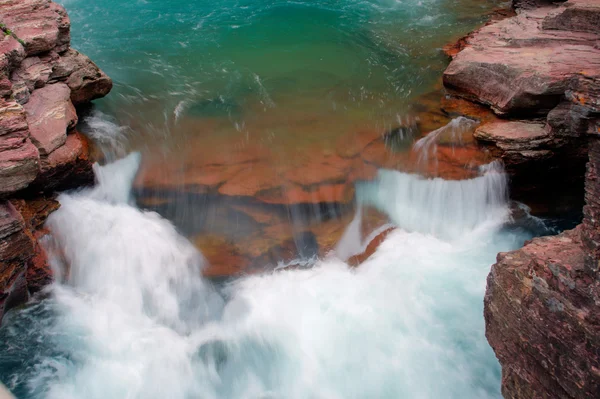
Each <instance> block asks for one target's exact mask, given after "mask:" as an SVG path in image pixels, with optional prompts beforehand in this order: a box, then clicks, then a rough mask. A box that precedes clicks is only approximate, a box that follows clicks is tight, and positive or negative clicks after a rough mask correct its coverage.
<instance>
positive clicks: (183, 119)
mask: <svg viewBox="0 0 600 399" xmlns="http://www.w3.org/2000/svg"><path fill="white" fill-rule="evenodd" d="M62 3H63V4H64V5H65V6H66V7H67V9H68V11H69V13H70V16H71V20H72V23H73V45H74V46H75V47H76V48H78V49H80V50H81V51H83V52H84V53H86V54H87V55H89V56H90V57H91V58H92V59H93V60H94V61H96V62H97V63H98V64H99V65H100V66H101V67H102V68H103V69H104V70H105V71H106V72H107V73H108V74H109V75H110V76H111V77H112V78H113V79H114V81H115V89H114V91H113V93H112V94H111V95H110V96H109V97H107V98H105V99H102V100H100V101H98V102H97V103H96V106H97V108H96V111H95V113H94V114H93V116H92V117H91V118H88V126H87V133H88V134H89V135H90V136H91V138H92V139H93V140H94V141H96V142H97V143H98V145H99V146H100V148H102V149H103V150H104V153H105V156H106V159H109V160H111V161H112V160H116V159H120V158H123V159H121V160H119V161H117V162H115V163H112V164H108V165H105V166H96V167H95V172H96V175H97V180H98V184H97V186H96V187H95V188H93V189H89V190H86V191H81V192H77V193H66V194H63V195H61V196H60V198H59V200H60V202H61V205H62V206H61V208H60V210H58V211H57V212H55V213H54V214H52V216H51V217H50V219H49V220H48V227H49V228H50V229H51V231H52V236H51V237H49V238H48V240H47V242H46V243H45V244H46V247H47V248H48V251H49V253H50V254H52V261H53V266H54V268H55V271H56V275H57V280H58V281H57V283H56V284H54V285H53V286H52V287H50V288H49V289H48V291H47V292H46V293H45V295H44V296H40V297H39V298H37V299H36V300H35V301H34V302H32V303H31V304H30V305H28V306H25V307H22V308H20V309H13V310H12V311H10V312H9V313H8V314H7V315H6V316H5V319H4V322H3V326H2V327H1V328H0V381H2V382H3V383H5V384H6V385H7V386H8V387H9V389H11V390H12V391H13V392H14V393H15V395H16V396H17V397H18V398H19V399H29V398H36V399H37V398H60V399H70V398H78V399H80V398H86V399H87V398H90V399H94V398H103V399H104V398H140V399H142V398H143V399H146V398H175V399H179V398H181V399H191V398H223V399H229V398H232V399H237V398H248V399H250V398H252V399H254V398H262V399H266V398H298V399H306V398H327V399H329V398H344V399H346V398H357V399H362V398H393V399H395V398H442V397H443V398H460V399H467V398H474V399H475V398H476V399H480V398H499V397H500V368H499V365H498V363H497V361H496V359H495V357H494V354H493V352H492V351H491V349H490V347H489V346H488V344H487V342H486V340H485V336H484V321H483V316H482V313H483V295H484V291H485V278H486V276H487V273H488V271H489V266H490V265H491V264H492V263H493V262H494V260H495V256H496V254H497V253H498V252H499V251H507V250H511V249H515V248H518V247H520V246H521V245H522V244H523V242H524V240H525V239H528V238H530V237H531V236H532V234H533V233H532V231H533V230H535V229H531V228H523V227H520V226H515V225H514V224H512V223H511V221H510V217H509V205H510V203H509V199H508V193H507V190H506V179H505V176H504V174H503V173H502V171H501V170H500V169H498V168H497V166H496V165H493V164H492V165H489V166H487V167H484V168H481V169H480V170H479V173H478V174H479V175H478V177H475V178H473V179H466V180H460V181H446V180H442V179H439V178H438V179H425V178H423V177H420V176H417V175H414V174H409V173H404V172H402V171H398V170H390V169H381V170H379V172H378V174H377V178H376V179H375V180H373V181H371V182H366V183H361V184H357V186H356V201H355V203H353V204H354V205H356V206H352V207H349V209H347V210H345V214H344V215H343V217H347V219H348V224H347V226H344V227H346V232H345V233H344V234H340V237H341V239H340V240H339V242H338V243H337V245H336V246H335V248H336V251H334V252H332V253H331V254H330V256H322V257H321V258H320V259H317V260H316V261H315V262H314V263H312V264H311V267H310V268H305V269H298V268H283V269H281V270H277V271H275V272H272V273H262V274H258V275H253V276H246V277H242V278H237V279H234V280H229V281H226V282H220V283H215V282H213V281H208V280H205V279H203V278H202V277H201V275H202V274H201V272H202V270H205V268H206V265H207V261H206V259H205V257H204V255H203V253H202V251H201V250H199V249H198V248H197V247H196V246H195V245H193V244H192V243H191V241H190V240H189V238H190V237H191V235H192V234H188V233H189V232H188V231H186V230H185V229H183V228H182V226H181V225H180V223H179V222H180V220H179V219H178V218H177V217H174V216H173V215H175V216H176V215H179V217H180V219H185V220H190V219H192V220H195V222H196V223H200V224H207V222H206V221H205V220H204V219H201V218H199V216H198V215H199V214H200V213H202V212H203V211H202V210H203V209H204V208H209V206H210V208H209V210H208V211H204V212H208V213H211V214H215V215H212V216H214V218H213V219H211V220H212V222H211V223H212V224H211V229H213V230H218V229H219V228H220V224H221V220H220V219H218V215H216V214H217V213H218V211H215V210H214V209H217V208H216V207H215V206H214V204H212V203H209V202H208V201H204V199H203V197H189V198H188V197H186V201H187V202H185V203H182V202H174V203H172V204H171V206H172V207H173V208H174V211H173V212H172V213H169V212H164V213H163V215H162V216H161V215H159V214H157V213H153V212H149V211H148V210H144V209H141V208H140V207H138V206H137V205H136V204H135V200H134V196H133V195H132V190H131V185H132V182H133V181H134V178H135V176H136V173H138V172H142V173H143V172H144V167H145V166H144V165H145V162H147V161H148V160H156V159H159V160H161V161H162V160H163V159H164V160H165V162H166V163H165V168H166V169H167V167H168V166H169V165H171V163H177V162H182V163H184V162H193V161H194V159H195V158H194V157H195V156H196V154H197V153H196V152H195V151H196V150H197V149H206V148H208V149H209V151H210V152H221V153H224V154H229V153H230V152H233V151H234V150H237V149H239V148H240V147H244V146H247V145H250V144H253V143H260V144H261V145H263V146H264V147H267V148H269V149H270V150H271V151H272V153H273V154H275V155H276V156H275V157H273V159H272V160H271V162H272V164H271V165H274V166H278V165H280V163H285V162H291V161H290V158H291V157H292V155H293V154H300V155H307V154H308V155H310V156H312V155H314V154H317V155H319V156H321V155H320V154H327V153H328V151H330V150H331V148H335V146H336V144H337V143H339V138H340V137H342V138H346V137H347V136H348V134H350V136H349V137H350V139H351V137H352V134H353V133H354V132H358V131H360V130H363V129H376V130H378V131H386V130H389V129H394V128H397V127H398V125H399V124H401V121H403V120H407V118H409V117H411V115H412V114H413V113H414V112H415V110H416V109H418V108H419V107H420V106H421V105H420V104H419V101H421V100H420V99H421V97H420V96H421V95H422V94H424V93H428V92H431V91H432V90H436V88H437V86H436V85H437V84H438V83H439V78H440V74H441V71H442V70H443V68H444V66H445V64H446V62H447V60H446V58H445V57H444V56H443V55H442V54H441V51H440V48H441V46H443V45H444V44H446V43H448V42H449V41H451V40H452V39H453V38H455V37H457V36H459V35H461V34H464V33H466V32H467V31H468V30H470V29H471V28H473V27H474V26H476V24H477V23H479V22H480V21H481V20H482V15H483V14H484V13H485V12H486V11H489V9H490V8H491V7H493V6H494V5H495V4H493V3H486V4H485V5H481V3H480V2H476V1H471V0H454V1H450V0H421V1H417V0H404V1H395V0H394V1H392V0H341V1H328V0H324V1H318V2H317V1H300V0H299V1H274V0H271V1H267V0H254V1H250V0H248V1H240V0H238V1H234V0H221V1H213V0H204V1H201V0H195V1H185V2H184V1H176V0H170V1H169V0H162V1H158V0H133V1H125V2H123V1H116V0H102V1H100V0H95V1H90V0H63V2H62ZM421 107H422V106H421ZM97 111H101V112H102V114H99V113H98V112H97ZM99 115H100V116H99ZM111 121H112V122H111ZM446 122H447V120H445V121H442V123H440V126H441V125H443V124H445V123H446ZM438 127H439V126H438ZM421 133H427V132H421ZM436 137H437V136H436ZM434 139H435V137H434ZM421 143H422V145H423V142H421ZM430 144H431V143H429V144H428V143H425V146H426V147H427V151H429V150H433V147H434V146H435V145H436V144H435V143H433V144H431V145H430ZM136 151H139V152H136ZM127 154H129V155H127ZM163 157H164V158H163ZM140 162H141V164H140ZM169 178H170V179H172V181H173V185H174V187H175V191H177V188H178V187H177V186H178V184H179V181H180V179H179V178H180V176H177V175H176V174H174V175H172V176H171V175H169ZM216 202H222V198H217V200H216ZM235 205H236V206H239V205H240V204H239V203H236V204H235ZM363 207H364V208H363ZM369 208H376V209H378V210H379V211H380V212H381V213H382V214H383V215H385V217H386V218H387V221H388V222H389V223H390V224H392V225H394V226H396V227H397V228H396V230H395V231H393V232H392V233H390V234H389V235H388V237H387V238H386V239H385V241H384V242H383V244H382V245H381V247H380V248H379V249H378V250H377V252H376V253H375V254H374V255H373V256H372V257H371V258H370V259H369V260H367V261H366V262H365V263H364V264H363V265H361V266H360V267H358V268H352V267H349V266H348V265H347V264H346V263H345V262H344V261H343V260H342V259H346V258H347V257H348V256H349V255H352V254H355V253H357V252H358V249H362V248H364V242H362V240H361V238H362V237H361V235H360V234H359V233H358V232H359V231H360V229H361V220H362V216H363V213H362V212H363V210H364V211H365V212H366V210H367V209H369ZM172 210H173V209H172ZM338 211H339V210H337V209H336V210H335V212H338ZM268 212H275V211H274V210H272V209H271V208H268V209H267V213H268ZM335 212H334V213H335ZM340 212H341V211H340ZM353 212H356V216H355V218H354V221H352V214H353ZM164 216H168V218H165V217H164ZM321 216H322V215H321ZM168 219H171V220H168ZM196 219H197V220H196ZM214 220H216V222H215V221H214ZM343 220H345V219H343ZM237 222H239V221H236V223H237ZM175 226H176V227H175ZM240 226H242V224H241V223H239V224H236V225H235V227H234V230H236V233H238V235H237V236H236V237H239V234H240V233H239V230H244V228H242V227H243V226H242V227H240ZM249 226H250V227H251V228H249V229H250V230H252V229H254V226H255V225H249ZM246 227H247V226H246ZM261 232H262V230H261ZM205 253H206V252H205Z"/></svg>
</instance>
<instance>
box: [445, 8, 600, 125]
mask: <svg viewBox="0 0 600 399" xmlns="http://www.w3.org/2000/svg"><path fill="white" fill-rule="evenodd" d="M560 9H565V8H564V7H562V8H560ZM551 12H556V11H555V9H554V8H540V9H536V10H531V11H523V12H521V13H520V14H519V15H517V16H516V17H513V18H508V19H504V20H502V21H499V22H496V23H493V24H490V25H488V26H485V27H483V28H481V29H480V30H479V31H478V32H477V33H476V34H474V35H473V36H472V37H471V38H470V39H469V40H468V46H467V47H466V48H465V49H464V50H462V51H461V52H459V53H458V54H457V55H456V56H455V58H454V60H453V61H452V62H451V63H450V65H449V66H448V68H447V69H446V71H445V72H444V84H445V85H446V86H447V87H448V88H450V89H453V90H455V91H456V92H457V94H459V95H461V96H466V97H469V98H470V99H474V100H476V101H478V102H482V103H484V104H488V105H490V106H491V107H492V109H494V111H496V112H497V113H502V114H503V113H520V114H524V113H529V114H545V113H547V112H548V111H549V110H550V109H551V108H553V107H554V106H556V105H557V104H558V103H559V101H560V100H561V98H562V97H563V96H564V93H565V92H566V91H567V90H568V89H569V86H570V84H571V82H572V81H573V79H575V78H576V77H577V76H578V75H580V74H583V75H586V76H589V77H591V78H593V79H598V78H600V49H598V48H596V47H595V43H596V41H597V40H598V35H594V34H591V33H583V32H570V31H557V30H543V29H542V24H543V21H544V18H546V17H547V16H548V15H549V14H550V13H551Z"/></svg>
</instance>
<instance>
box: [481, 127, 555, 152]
mask: <svg viewBox="0 0 600 399" xmlns="http://www.w3.org/2000/svg"><path fill="white" fill-rule="evenodd" d="M474 135H475V138H477V139H478V140H481V141H486V142H491V143H494V144H495V145H496V146H498V147H499V148H500V149H502V150H504V151H520V150H537V149H539V148H543V147H544V146H546V145H547V144H548V143H550V142H551V140H552V136H551V134H550V132H548V131H547V130H546V128H545V126H544V124H542V123H535V122H522V121H497V122H493V123H487V124H484V125H482V126H480V127H478V128H477V130H476V131H475V134H474Z"/></svg>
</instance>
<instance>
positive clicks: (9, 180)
mask: <svg viewBox="0 0 600 399" xmlns="http://www.w3.org/2000/svg"><path fill="white" fill-rule="evenodd" d="M39 156H40V155H39V152H38V150H37V148H36V147H35V146H34V145H33V144H32V143H31V141H29V139H26V140H25V141H24V142H23V145H22V146H21V147H18V148H15V149H10V150H6V151H1V152H0V194H4V195H6V194H10V193H13V192H15V191H18V190H20V189H22V188H25V187H27V185H28V184H29V183H31V182H32V181H33V180H34V179H35V178H36V176H37V175H38V172H39Z"/></svg>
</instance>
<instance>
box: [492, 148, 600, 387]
mask: <svg viewBox="0 0 600 399" xmlns="http://www.w3.org/2000/svg"><path fill="white" fill-rule="evenodd" d="M594 140H595V142H594V143H593V144H592V146H591V149H590V162H589V164H588V173H587V180H586V206H585V210H584V212H585V218H584V221H583V224H582V225H580V226H578V227H577V228H576V229H574V230H569V231H565V232H563V233H562V234H560V235H558V236H553V237H541V238H535V239H533V240H532V241H530V242H529V243H527V244H526V245H525V246H524V247H523V248H521V249H520V250H517V251H513V252H509V253H500V254H499V255H498V259H497V263H496V264H495V265H493V266H492V270H491V272H490V274H489V276H488V281H487V291H486V295H485V320H486V336H487V338H488V341H489V343H490V345H491V346H492V348H493V349H494V351H495V352H496V355H497V356H498V359H499V360H500V363H501V364H502V393H503V395H504V396H505V397H506V398H597V397H599V396H600V372H599V370H600V356H599V354H600V307H599V305H600V278H599V269H598V262H599V260H600V251H599V250H598V249H599V248H600V229H599V227H600V226H599V223H600V222H599V220H600V219H598V216H600V202H599V201H598V194H599V193H600V185H599V184H598V180H597V172H598V168H599V167H600V141H598V140H596V139H594Z"/></svg>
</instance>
